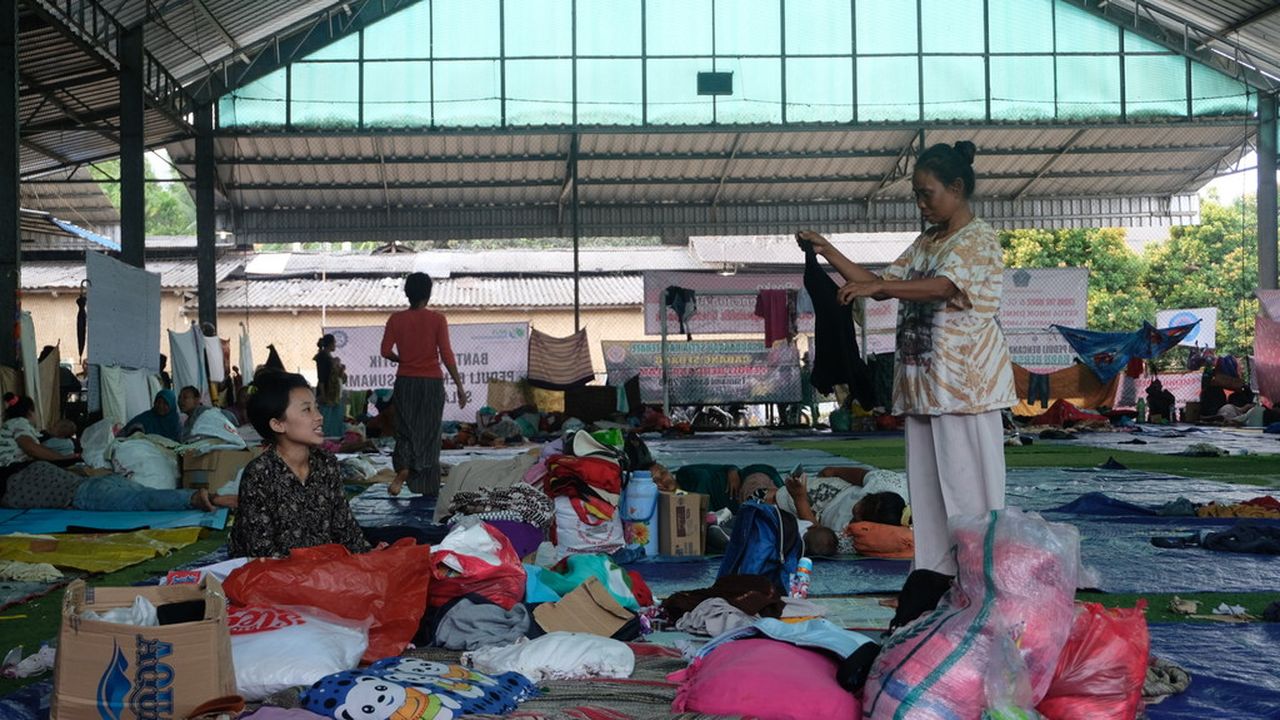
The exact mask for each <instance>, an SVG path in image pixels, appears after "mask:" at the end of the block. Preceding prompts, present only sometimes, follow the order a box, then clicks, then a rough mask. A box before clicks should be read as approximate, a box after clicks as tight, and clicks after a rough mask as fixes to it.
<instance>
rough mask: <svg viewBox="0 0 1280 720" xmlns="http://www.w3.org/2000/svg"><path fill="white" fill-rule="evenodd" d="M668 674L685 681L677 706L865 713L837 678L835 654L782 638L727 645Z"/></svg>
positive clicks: (711, 710)
mask: <svg viewBox="0 0 1280 720" xmlns="http://www.w3.org/2000/svg"><path fill="white" fill-rule="evenodd" d="M667 679H668V680H670V681H672V682H678V683H680V689H679V690H677V691H676V700H675V702H674V703H672V704H671V710H672V711H673V712H699V713H707V714H710V715H741V716H744V717H752V718H762V719H763V720H812V719H813V718H823V717H829V718H841V719H842V720H844V719H848V720H861V718H862V706H861V704H860V703H859V702H858V701H857V700H856V699H855V698H854V697H853V695H852V694H850V693H849V691H847V690H845V689H844V688H842V687H840V686H839V685H838V684H836V661H835V659H834V658H832V657H831V656H830V655H827V654H826V653H823V652H821V651H818V650H806V649H804V648H798V647H796V646H795V645H790V644H788V643H784V642H779V641H777V640H768V639H762V638H752V639H748V640H737V641H734V642H731V643H728V644H726V645H722V646H721V647H719V648H717V649H716V650H714V651H713V652H712V653H711V654H710V655H707V656H706V657H703V658H699V659H698V660H695V661H694V663H693V664H692V665H690V666H689V667H688V668H686V669H684V670H681V671H680V672H676V673H672V674H671V675H669V676H667Z"/></svg>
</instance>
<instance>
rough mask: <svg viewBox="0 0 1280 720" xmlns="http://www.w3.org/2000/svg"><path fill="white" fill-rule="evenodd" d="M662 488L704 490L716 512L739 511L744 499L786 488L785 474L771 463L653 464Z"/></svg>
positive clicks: (656, 482)
mask: <svg viewBox="0 0 1280 720" xmlns="http://www.w3.org/2000/svg"><path fill="white" fill-rule="evenodd" d="M649 472H650V474H652V475H653V481H654V483H655V484H657V486H658V489H659V490H661V491H663V492H675V491H676V490H684V491H685V492H691V493H700V494H702V495H707V496H709V497H710V501H709V507H708V509H709V510H711V511H712V512H719V511H720V510H724V509H728V510H730V511H733V512H737V511H738V507H739V506H741V505H742V503H743V502H745V501H746V500H749V499H750V498H751V497H753V496H757V497H763V496H764V494H765V493H766V492H768V491H769V490H770V489H773V488H780V487H782V475H780V474H779V473H778V470H777V469H776V468H774V467H772V466H769V465H759V464H756V465H747V466H745V467H741V468H740V467H737V466H736V465H710V464H694V465H685V466H684V467H681V468H677V469H676V470H675V472H674V473H673V472H671V471H670V470H668V469H667V467H666V466H664V465H662V464H661V463H654V464H653V465H651V466H650V467H649Z"/></svg>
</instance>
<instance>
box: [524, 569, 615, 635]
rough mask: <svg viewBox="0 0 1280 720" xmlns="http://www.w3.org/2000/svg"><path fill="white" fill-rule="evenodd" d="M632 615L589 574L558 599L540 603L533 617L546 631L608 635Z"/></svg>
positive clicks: (598, 580)
mask: <svg viewBox="0 0 1280 720" xmlns="http://www.w3.org/2000/svg"><path fill="white" fill-rule="evenodd" d="M634 617H635V613H632V612H631V611H630V610H627V609H626V608H624V607H622V606H621V605H619V604H618V601H617V600H615V599H614V597H613V596H612V595H610V594H609V590H608V589H607V588H605V586H604V583H602V582H600V578H597V577H589V578H587V579H586V580H585V581H584V582H583V583H582V584H581V585H579V586H578V587H576V588H574V589H573V590H572V591H571V592H570V593H569V594H568V595H565V596H564V597H563V598H561V599H560V601H559V602H554V603H543V604H541V605H539V606H538V607H536V608H534V610H533V619H534V620H537V621H538V625H539V626H540V627H541V628H542V629H543V630H546V631H547V632H581V633H591V634H593V635H603V636H604V637H611V636H612V635H613V634H614V633H616V632H618V631H619V630H621V629H622V627H623V626H624V625H626V624H627V623H628V622H630V621H631V619H632V618H634Z"/></svg>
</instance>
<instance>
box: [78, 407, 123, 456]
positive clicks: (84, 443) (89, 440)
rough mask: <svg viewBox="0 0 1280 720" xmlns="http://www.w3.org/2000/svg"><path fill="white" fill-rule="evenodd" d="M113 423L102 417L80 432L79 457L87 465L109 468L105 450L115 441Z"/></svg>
mask: <svg viewBox="0 0 1280 720" xmlns="http://www.w3.org/2000/svg"><path fill="white" fill-rule="evenodd" d="M115 439H116V435H115V424H114V423H112V422H111V419H110V418H104V419H102V420H99V421H98V422H96V423H94V424H92V425H90V426H89V427H87V428H85V429H84V432H83V433H81V434H80V458H81V459H82V460H84V462H85V464H86V465H88V466H89V467H95V468H103V469H106V468H110V467H111V462H110V461H109V460H107V451H108V450H110V449H111V446H112V444H114V443H115Z"/></svg>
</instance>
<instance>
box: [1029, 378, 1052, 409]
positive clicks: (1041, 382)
mask: <svg viewBox="0 0 1280 720" xmlns="http://www.w3.org/2000/svg"><path fill="white" fill-rule="evenodd" d="M1050 397H1051V396H1050V395H1049V376H1048V375H1041V374H1040V373H1027V404H1028V405H1035V404H1036V401H1039V402H1040V407H1044V408H1047V407H1049V399H1050Z"/></svg>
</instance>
